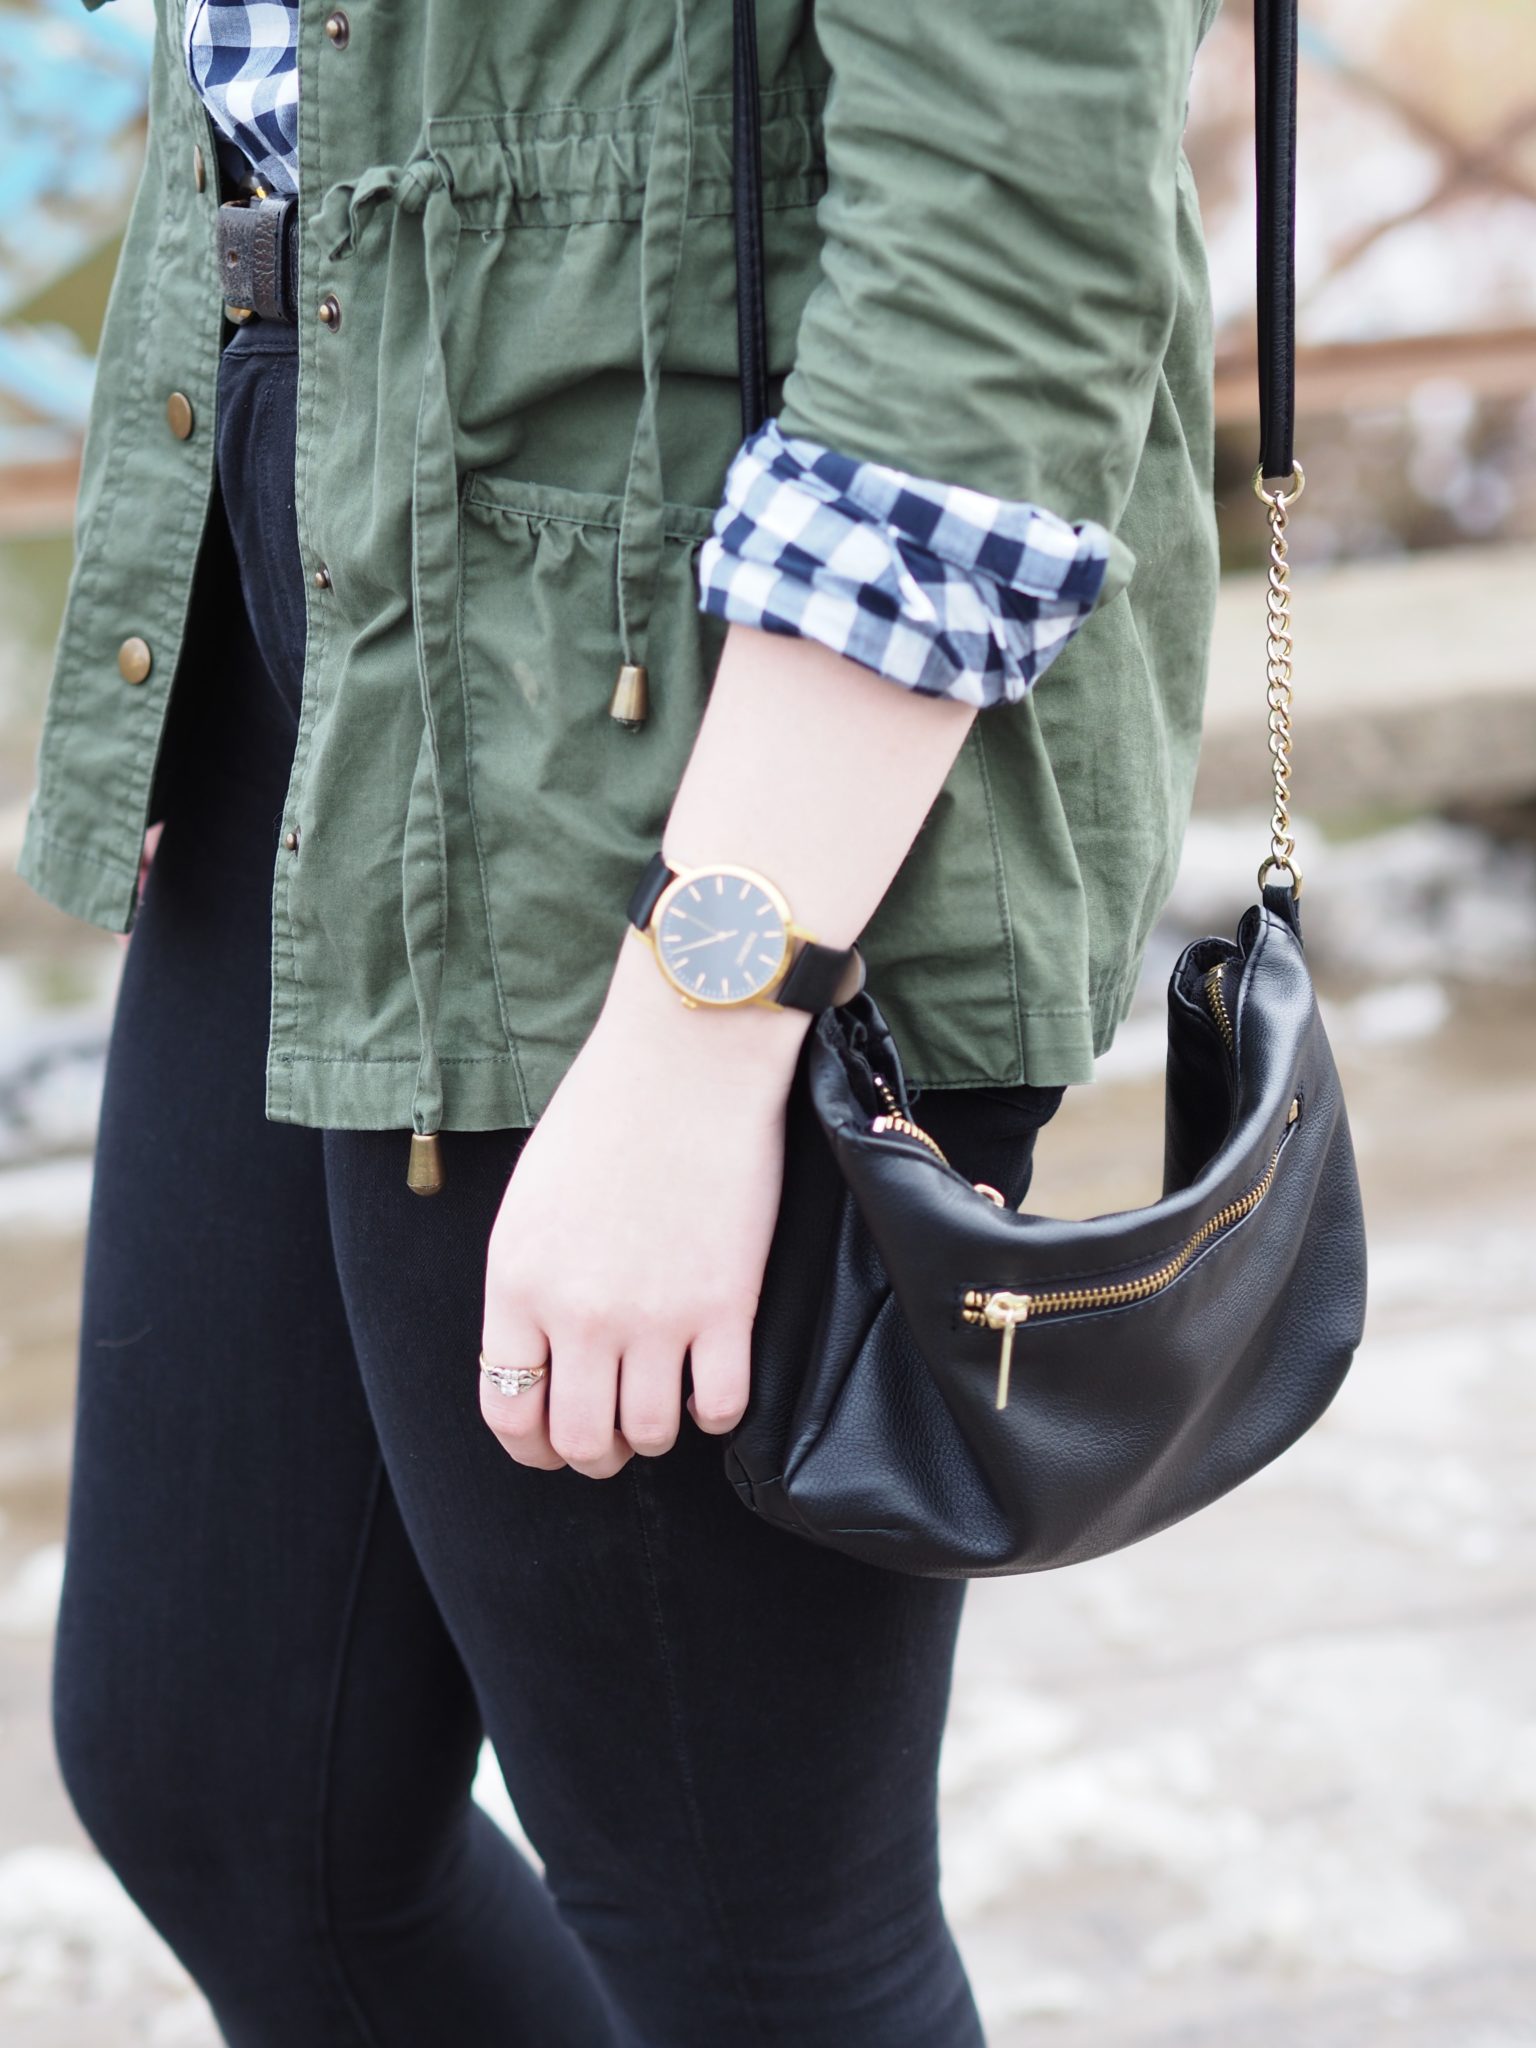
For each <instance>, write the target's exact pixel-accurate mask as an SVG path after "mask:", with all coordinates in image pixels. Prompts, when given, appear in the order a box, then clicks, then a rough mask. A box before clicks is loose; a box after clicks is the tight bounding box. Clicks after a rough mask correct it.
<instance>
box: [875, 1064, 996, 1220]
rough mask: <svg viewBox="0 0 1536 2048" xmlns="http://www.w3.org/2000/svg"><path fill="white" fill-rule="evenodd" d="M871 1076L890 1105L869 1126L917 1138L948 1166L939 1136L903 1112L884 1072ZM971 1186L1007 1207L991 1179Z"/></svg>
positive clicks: (947, 1159) (946, 1156)
mask: <svg viewBox="0 0 1536 2048" xmlns="http://www.w3.org/2000/svg"><path fill="white" fill-rule="evenodd" d="M870 1078H871V1079H872V1080H873V1082H874V1084H875V1086H876V1087H877V1088H878V1089H879V1091H880V1093H881V1095H882V1096H883V1097H884V1098H885V1100H886V1102H887V1103H888V1104H889V1105H890V1107H889V1108H888V1109H887V1110H885V1111H884V1112H883V1113H882V1114H881V1115H879V1116H877V1117H876V1118H875V1119H874V1120H873V1122H872V1123H871V1124H870V1127H869V1128H870V1129H871V1130H872V1131H895V1132H897V1133H898V1135H899V1136H901V1137H903V1138H916V1140H917V1142H918V1143H919V1144H920V1145H926V1146H927V1147H928V1150H929V1151H930V1152H931V1153H932V1154H933V1156H934V1158H935V1159H938V1160H942V1161H943V1163H944V1165H946V1166H948V1165H949V1158H948V1155H947V1154H946V1153H945V1151H944V1148H943V1146H942V1145H940V1143H939V1141H938V1139H937V1138H935V1137H932V1136H931V1135H930V1134H929V1133H928V1132H927V1131H925V1130H924V1129H923V1127H922V1125H921V1124H915V1123H913V1121H912V1119H911V1117H909V1116H907V1115H905V1114H903V1111H902V1108H901V1104H900V1103H899V1102H898V1101H897V1100H896V1097H895V1095H894V1094H893V1093H892V1092H891V1085H890V1083H889V1082H888V1081H887V1080H886V1078H885V1076H884V1075H883V1074H873V1075H871V1077H870ZM951 1170H953V1169H951ZM971 1186H972V1187H973V1188H974V1189H975V1190H976V1192H977V1194H978V1195H985V1196H986V1198H987V1200H988V1201H989V1202H995V1203H996V1205H997V1207H998V1208H999V1209H1006V1208H1007V1206H1008V1203H1007V1200H1006V1198H1005V1196H1004V1195H1003V1193H1002V1191H1001V1189H999V1188H995V1187H993V1186H992V1184H991V1182H990V1181H985V1180H973V1181H972V1182H971Z"/></svg>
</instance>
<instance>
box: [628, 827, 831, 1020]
mask: <svg viewBox="0 0 1536 2048" xmlns="http://www.w3.org/2000/svg"><path fill="white" fill-rule="evenodd" d="M673 873H674V870H673V869H672V868H670V867H668V866H667V863H666V862H665V861H664V860H663V859H662V857H661V855H660V854H659V853H653V854H652V855H651V857H650V859H649V860H648V861H647V862H646V864H645V872H644V874H642V875H641V877H640V879H639V881H638V882H637V883H636V884H635V887H634V891H633V893H632V894H631V896H630V899H629V910H628V916H629V921H630V923H631V924H632V925H634V926H635V928H636V930H637V931H642V932H643V931H644V930H645V928H646V926H647V925H648V924H649V923H650V921H651V913H652V912H653V911H654V910H655V908H656V905H657V903H658V901H659V900H660V897H661V892H662V890H663V889H665V888H666V886H667V884H668V882H670V881H671V880H672V877H673ZM863 986H864V955H863V954H862V953H861V952H860V951H859V949H858V947H857V946H820V945H818V944H817V943H816V941H815V940H814V939H806V940H805V941H803V943H802V944H801V946H800V949H799V951H798V952H797V953H796V955H795V957H794V959H793V960H792V961H791V962H790V963H789V972H788V973H787V974H786V975H785V977H784V979H783V980H782V981H781V982H780V983H779V985H778V987H777V988H776V989H775V990H774V991H773V994H772V995H771V996H770V997H769V999H768V1000H769V1001H770V1002H775V1003H782V1004H783V1005H784V1007H785V1008H786V1009H790V1010H811V1011H813V1012H814V1011H820V1010H826V1009H829V1008H830V1007H831V1006H832V1004H834V1003H846V1002H847V1001H848V1000H849V999H850V997H852V996H856V995H857V994H858V992H859V990H860V989H861V988H863Z"/></svg>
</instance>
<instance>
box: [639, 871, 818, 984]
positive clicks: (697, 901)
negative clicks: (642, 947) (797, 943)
mask: <svg viewBox="0 0 1536 2048" xmlns="http://www.w3.org/2000/svg"><path fill="white" fill-rule="evenodd" d="M784 926H785V917H784V911H783V908H782V906H781V905H780V904H779V903H777V902H776V901H775V900H774V898H773V897H772V896H771V895H770V894H769V892H768V891H767V890H766V889H765V888H764V887H763V885H762V884H761V882H758V881H754V880H753V878H752V877H751V876H750V875H742V874H733V873H732V872H731V870H730V869H729V868H712V869H710V870H709V871H708V872H707V873H704V874H696V875H690V876H689V877H687V878H686V879H685V880H681V881H678V882H673V883H670V884H669V885H668V887H667V889H666V891H665V893H664V894H663V896H662V898H661V901H660V902H659V903H658V904H657V907H656V921H655V926H654V930H655V934H656V950H657V953H658V955H659V956H660V959H661V964H662V966H663V967H664V968H665V969H666V971H667V973H668V974H669V975H670V976H671V978H672V980H673V981H675V982H676V983H677V986H678V987H679V988H680V989H681V990H682V992H683V994H684V995H686V996H690V997H691V998H692V999H693V1001H694V1002H696V1003H744V1002H746V1001H747V1000H748V999H749V998H750V997H752V996H755V995H760V994H761V993H762V991H763V990H764V989H765V988H767V987H768V986H769V984H770V983H771V982H772V981H773V980H774V979H775V978H776V976H777V975H778V972H779V969H780V967H781V966H782V965H783V961H784V951H785V948H786V946H787V945H788V944H789V936H788V933H787V932H786V931H785V928H784Z"/></svg>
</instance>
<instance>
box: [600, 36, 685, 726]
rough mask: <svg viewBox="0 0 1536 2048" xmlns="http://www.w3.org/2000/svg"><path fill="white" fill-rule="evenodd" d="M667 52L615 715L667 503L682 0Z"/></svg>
mask: <svg viewBox="0 0 1536 2048" xmlns="http://www.w3.org/2000/svg"><path fill="white" fill-rule="evenodd" d="M674 13H675V21H674V28H673V36H672V51H671V56H670V59H669V62H668V65H667V72H666V77H665V79H664V80H663V83H662V89H661V95H660V98H659V99H658V101H657V105H656V116H655V121H654V124H653V126H652V129H651V147H650V154H649V158H648V161H647V166H646V180H645V195H644V198H643V199H642V201H641V209H640V357H641V368H642V372H643V376H644V390H643V393H642V396H641V401H640V412H639V416H638V418H637V419H636V421H635V432H634V438H633V440H632V442H631V444H630V452H629V467H628V470H627V472H626V475H625V479H624V497H623V503H622V507H621V510H620V513H619V541H618V548H617V551H616V554H617V562H616V574H615V583H616V593H617V598H618V611H619V639H620V644H621V647H622V650H623V661H622V665H621V667H620V669H619V678H618V682H617V684H616V685H615V687H614V693H613V701H612V703H611V704H610V706H609V710H610V713H611V715H612V717H613V718H614V719H615V721H616V722H617V723H618V724H620V725H623V726H627V727H631V728H633V727H636V726H640V725H643V724H644V722H645V719H646V716H647V714H648V712H649V708H650V706H649V685H648V677H647V673H646V665H645V655H646V644H647V641H648V638H649V634H650V623H651V610H652V606H653V603H654V599H655V590H656V584H657V580H658V578H659V576H660V573H661V559H662V546H663V529H664V526H665V523H666V504H665V497H664V493H663V484H662V470H661V436H660V432H659V426H658V418H657V410H658V405H659V402H660V396H661V358H662V354H663V352H664V350H665V348H666V345H667V333H668V330H669V328H670V326H671V321H672V306H673V301H674V299H675V297H676V292H677V279H678V272H679V271H680V270H681V268H682V255H683V238H684V232H685V229H686V227H687V220H688V200H689V197H690V195H691V193H692V190H693V157H694V118H693V92H692V87H691V84H690V81H689V75H688V21H687V5H686V0H675V8H674Z"/></svg>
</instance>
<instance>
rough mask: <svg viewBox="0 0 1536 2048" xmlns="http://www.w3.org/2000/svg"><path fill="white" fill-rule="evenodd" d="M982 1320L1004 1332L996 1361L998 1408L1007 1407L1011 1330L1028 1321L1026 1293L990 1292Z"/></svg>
mask: <svg viewBox="0 0 1536 2048" xmlns="http://www.w3.org/2000/svg"><path fill="white" fill-rule="evenodd" d="M981 1320H982V1321H983V1322H984V1323H985V1324H986V1326H987V1328H988V1329H989V1330H1001V1331H1002V1333H1003V1349H1002V1355H1001V1356H1000V1357H999V1359H998V1361H997V1401H996V1404H995V1405H996V1406H997V1407H998V1408H1000V1409H1001V1408H1006V1407H1007V1406H1008V1375H1009V1373H1010V1371H1011V1370H1012V1367H1013V1333H1014V1331H1015V1330H1016V1329H1017V1328H1018V1327H1019V1325H1020V1323H1027V1322H1028V1321H1029V1296H1028V1295H1027V1294H1009V1293H1008V1292H1007V1291H1006V1289H1002V1290H999V1291H998V1292H997V1293H996V1294H989V1295H988V1296H987V1297H986V1300H985V1302H984V1303H983V1304H982V1312H981Z"/></svg>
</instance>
